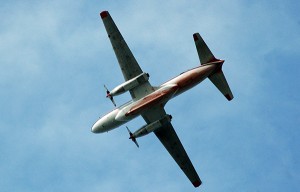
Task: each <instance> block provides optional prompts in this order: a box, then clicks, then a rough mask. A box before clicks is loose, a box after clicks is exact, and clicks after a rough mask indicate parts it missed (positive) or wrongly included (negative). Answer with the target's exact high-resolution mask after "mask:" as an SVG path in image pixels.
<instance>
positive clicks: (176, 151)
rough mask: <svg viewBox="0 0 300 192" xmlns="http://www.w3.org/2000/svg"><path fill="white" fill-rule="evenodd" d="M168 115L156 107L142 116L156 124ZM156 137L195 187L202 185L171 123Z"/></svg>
mask: <svg viewBox="0 0 300 192" xmlns="http://www.w3.org/2000/svg"><path fill="white" fill-rule="evenodd" d="M165 115H166V112H165V110H164V109H163V108H161V107H160V106H155V107H153V108H152V109H150V110H149V111H148V112H146V113H144V114H142V116H143V118H144V119H145V121H146V122H147V123H151V122H154V121H156V120H158V119H160V118H162V117H164V116H165ZM155 135H156V136H157V138H158V139H159V140H160V142H161V143H162V144H163V145H164V146H165V148H166V149H167V150H168V152H169V153H170V155H171V156H172V157H173V159H174V160H175V161H176V163H177V164H178V165H179V167H180V168H181V170H182V171H183V172H184V174H185V175H186V176H187V177H188V178H189V180H190V181H191V183H192V184H193V185H194V187H199V186H200V185H201V183H202V182H201V180H200V178H199V176H198V174H197V172H196V170H195V168H194V166H193V164H192V162H191V160H190V158H189V156H188V155H187V153H186V151H185V149H184V147H183V145H182V144H181V142H180V140H179V138H178V136H177V134H176V132H175V130H174V128H173V126H172V124H171V123H167V124H165V125H164V126H163V127H161V128H159V129H157V130H156V131H155Z"/></svg>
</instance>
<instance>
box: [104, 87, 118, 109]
mask: <svg viewBox="0 0 300 192" xmlns="http://www.w3.org/2000/svg"><path fill="white" fill-rule="evenodd" d="M104 88H105V89H106V97H107V98H109V99H110V100H111V102H112V103H113V104H114V106H115V107H116V106H117V105H116V102H115V100H114V97H113V96H112V95H111V94H110V91H109V90H108V88H107V87H106V86H105V85H104Z"/></svg>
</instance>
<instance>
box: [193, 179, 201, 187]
mask: <svg viewBox="0 0 300 192" xmlns="http://www.w3.org/2000/svg"><path fill="white" fill-rule="evenodd" d="M201 184H202V182H201V180H199V181H195V182H193V185H194V187H199V186H200V185H201Z"/></svg>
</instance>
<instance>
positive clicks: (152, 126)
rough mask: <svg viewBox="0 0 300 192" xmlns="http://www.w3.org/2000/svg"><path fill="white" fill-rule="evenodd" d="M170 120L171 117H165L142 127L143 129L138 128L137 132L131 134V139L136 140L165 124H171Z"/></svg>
mask: <svg viewBox="0 0 300 192" xmlns="http://www.w3.org/2000/svg"><path fill="white" fill-rule="evenodd" d="M171 119H172V116H171V115H166V116H164V117H163V118H162V119H160V120H157V121H154V122H153V123H150V124H148V125H144V126H143V127H141V128H139V129H138V130H137V131H135V132H134V133H133V137H134V138H137V137H142V136H144V135H147V134H149V133H151V132H153V131H155V130H157V129H159V128H161V127H162V126H164V125H165V124H167V123H169V122H171Z"/></svg>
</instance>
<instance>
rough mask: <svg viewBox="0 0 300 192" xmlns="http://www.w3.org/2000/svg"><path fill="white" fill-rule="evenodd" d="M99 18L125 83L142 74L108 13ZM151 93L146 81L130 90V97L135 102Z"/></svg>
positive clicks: (105, 12)
mask: <svg viewBox="0 0 300 192" xmlns="http://www.w3.org/2000/svg"><path fill="white" fill-rule="evenodd" d="M100 16H101V18H102V20H103V23H104V26H105V29H106V31H107V34H108V37H109V40H110V42H111V45H112V47H113V49H114V52H115V54H116V57H117V59H118V62H119V65H120V68H121V70H122V73H123V76H124V79H125V81H128V80H130V79H132V78H134V77H136V76H138V75H140V74H142V73H143V71H142V69H141V68H140V66H139V64H138V62H137V61H136V59H135V57H134V56H133V54H132V52H131V51H130V49H129V47H128V45H127V43H126V42H125V40H124V38H123V36H122V34H121V33H120V31H119V29H118V27H117V26H116V24H115V22H114V21H113V19H112V17H111V16H110V14H109V12H108V11H102V12H101V13H100ZM151 92H153V89H152V86H151V85H150V83H149V82H148V81H146V82H145V83H143V84H142V85H140V86H137V87H135V88H134V89H132V90H130V94H131V97H132V98H133V99H135V100H137V99H140V98H142V97H143V96H145V95H147V94H149V93H151Z"/></svg>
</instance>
